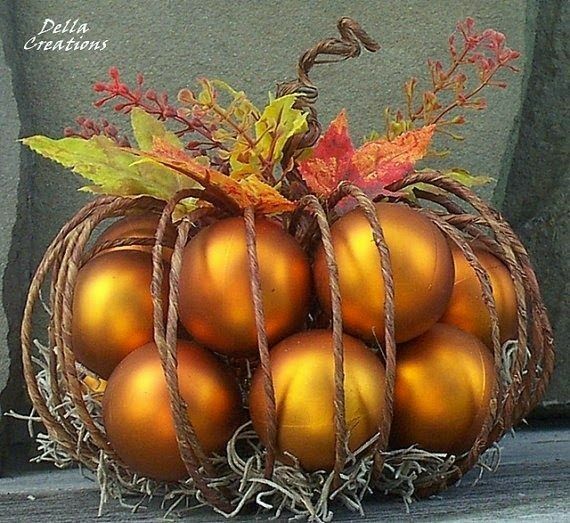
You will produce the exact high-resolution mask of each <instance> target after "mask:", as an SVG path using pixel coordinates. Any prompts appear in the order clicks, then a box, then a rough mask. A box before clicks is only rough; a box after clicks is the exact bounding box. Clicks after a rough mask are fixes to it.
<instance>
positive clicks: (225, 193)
mask: <svg viewBox="0 0 570 523" xmlns="http://www.w3.org/2000/svg"><path fill="white" fill-rule="evenodd" d="M133 152H134V153H135V154H138V155H139V156H142V157H145V158H149V159H151V160H152V161H155V162H157V163H159V164H161V165H164V166H165V167H168V168H170V169H173V170H175V171H177V172H179V173H182V174H185V175H186V176H189V177H190V178H192V179H193V180H195V181H196V182H198V183H199V184H200V185H201V186H202V187H204V189H206V190H208V191H210V192H211V193H212V195H213V196H215V197H217V198H218V199H221V200H225V201H230V202H231V203H232V204H233V205H234V206H236V207H237V208H239V209H245V208H247V207H253V208H254V209H255V210H256V211H257V212H259V213H261V214H273V213H280V212H287V211H292V210H294V209H295V207H296V205H295V203H294V202H292V201H290V200H288V199H287V198H285V197H284V196H283V195H281V194H280V193H279V192H278V191H277V190H276V189H274V188H273V187H271V186H270V185H267V184H266V183H264V182H262V181H261V180H260V179H259V178H257V177H256V176H254V175H252V176H248V177H246V178H244V179H243V180H240V181H236V180H233V179H232V178H230V177H229V176H226V175H225V174H224V173H221V172H220V171H217V170H216V169H213V168H211V167H208V166H206V165H203V164H201V163H200V162H199V161H198V160H197V159H195V158H193V157H192V156H189V155H188V154H186V153H185V152H184V151H183V150H182V149H178V148H176V147H173V146H172V145H171V144H169V143H168V142H166V141H164V140H162V139H160V138H156V137H155V138H154V142H153V149H152V151H149V152H145V151H133Z"/></svg>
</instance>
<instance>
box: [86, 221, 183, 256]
mask: <svg viewBox="0 0 570 523" xmlns="http://www.w3.org/2000/svg"><path fill="white" fill-rule="evenodd" d="M159 220H160V216H159V215H157V214H154V213H144V214H132V215H129V216H125V217H124V218H121V219H120V220H117V221H116V222H115V223H113V224H112V225H111V226H109V227H108V228H107V229H105V231H103V233H102V234H101V236H99V238H97V241H96V242H95V245H94V247H98V246H99V245H102V244H103V243H105V242H108V241H114V240H122V239H126V238H137V239H138V238H143V239H154V237H155V235H156V230H157V229H158V222H159ZM175 242H176V228H175V227H174V226H173V225H172V224H168V225H167V227H166V230H165V233H164V237H163V242H162V243H163V245H164V247H163V249H164V251H163V252H164V256H165V259H166V260H168V261H169V260H170V257H171V256H172V249H173V248H174V243H175ZM114 248H115V249H133V250H139V251H143V252H152V245H129V246H124V247H114Z"/></svg>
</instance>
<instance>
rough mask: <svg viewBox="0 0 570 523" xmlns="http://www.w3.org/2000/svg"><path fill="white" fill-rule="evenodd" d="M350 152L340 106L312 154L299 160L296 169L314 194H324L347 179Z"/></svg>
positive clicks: (344, 113) (343, 115)
mask: <svg viewBox="0 0 570 523" xmlns="http://www.w3.org/2000/svg"><path fill="white" fill-rule="evenodd" d="M353 154H354V146H353V145H352V141H351V139H350V136H349V134H348V122H347V119H346V112H345V110H344V109H343V110H342V111H341V112H340V113H339V115H338V116H337V117H336V118H335V119H334V120H333V121H332V122H331V124H330V125H329V127H328V129H327V130H326V131H325V133H324V134H323V136H321V138H320V139H319V141H318V143H317V145H316V146H315V148H314V149H313V151H312V155H311V156H310V157H309V158H307V159H306V160H303V161H301V162H300V163H299V171H300V173H301V176H302V177H303V179H304V180H305V182H306V183H307V185H308V186H309V188H310V189H311V190H312V191H313V192H314V193H315V194H319V195H322V196H327V195H329V194H330V193H331V192H332V191H333V190H334V189H335V187H336V186H337V185H338V184H339V183H340V182H341V181H342V180H345V179H346V178H347V175H348V172H347V171H348V169H349V168H350V160H351V158H352V156H353Z"/></svg>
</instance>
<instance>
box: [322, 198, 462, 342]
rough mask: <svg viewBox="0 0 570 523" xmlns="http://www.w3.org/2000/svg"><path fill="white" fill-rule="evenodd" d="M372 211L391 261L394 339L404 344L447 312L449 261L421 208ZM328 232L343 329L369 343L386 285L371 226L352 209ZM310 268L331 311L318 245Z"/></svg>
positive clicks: (378, 334) (379, 334)
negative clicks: (333, 253) (374, 212)
mask: <svg viewBox="0 0 570 523" xmlns="http://www.w3.org/2000/svg"><path fill="white" fill-rule="evenodd" d="M376 213H377V216H378V219H379V221H380V225H381V226H382V229H383V232H384V238H385V240H386V243H387V245H388V249H389V251H390V260H391V263H392V274H393V278H394V305H395V335H396V341H397V342H404V341H407V340H410V339H412V338H414V337H416V336H418V335H420V334H421V333H422V332H425V331H426V330H428V329H429V328H430V327H431V326H432V325H433V324H434V323H435V322H437V321H438V320H439V318H440V317H441V315H442V314H443V312H444V311H445V308H446V306H447V303H448V301H449V297H450V296H451V290H452V287H453V259H452V256H451V252H450V249H449V246H448V245H447V242H446V240H445V238H444V236H443V235H442V234H441V232H440V231H439V230H438V229H437V227H436V226H435V225H433V224H432V223H431V222H430V221H429V220H428V219H427V218H426V217H425V216H423V215H422V214H420V213H419V212H417V211H415V210H413V209H411V208H410V207H408V206H406V205H403V204H393V203H378V204H376ZM331 233H332V240H333V247H334V252H335V257H336V263H337V265H338V272H339V283H340V294H341V299H342V319H343V325H344V328H345V330H346V331H347V332H349V333H350V334H353V335H354V336H357V337H359V338H362V339H364V340H366V341H368V342H371V343H372V342H374V341H375V340H376V339H378V340H380V341H382V340H383V338H384V292H385V289H384V281H383V278H382V273H381V267H380V255H379V253H378V250H377V247H376V245H375V243H374V241H373V238H372V228H371V227H370V224H369V222H368V220H367V219H366V217H365V216H364V213H363V212H362V211H360V210H354V211H351V212H349V213H348V214H346V215H345V216H343V217H342V218H340V219H339V220H338V221H337V222H335V223H334V224H333V226H332V227H331ZM313 271H314V279H315V287H316V291H317V295H318V297H319V301H320V302H321V304H322V306H323V308H324V310H325V311H326V312H327V313H328V314H329V315H330V314H331V312H332V311H331V291H330V286H329V275H328V270H327V265H326V260H325V256H324V250H323V247H322V245H321V246H320V247H319V248H318V249H317V252H316V254H315V262H314V268H313Z"/></svg>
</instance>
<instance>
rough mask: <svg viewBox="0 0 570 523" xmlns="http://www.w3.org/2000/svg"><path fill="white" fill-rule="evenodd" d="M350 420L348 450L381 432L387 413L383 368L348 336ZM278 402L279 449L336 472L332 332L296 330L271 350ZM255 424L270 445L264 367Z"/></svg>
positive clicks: (257, 380)
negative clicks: (385, 408)
mask: <svg viewBox="0 0 570 523" xmlns="http://www.w3.org/2000/svg"><path fill="white" fill-rule="evenodd" d="M343 343H344V390H345V405H346V407H345V412H346V424H347V427H348V428H349V431H350V438H349V448H350V450H352V451H355V450H356V449H358V448H359V447H360V446H361V445H362V444H364V443H365V442H366V441H368V440H369V439H370V438H371V437H372V436H373V435H374V434H376V432H377V431H378V429H379V427H380V424H381V422H382V419H383V417H384V386H385V383H384V379H385V373H384V366H383V365H382V362H381V361H380V359H379V358H378V357H377V356H376V355H375V354H374V353H373V352H372V351H370V350H369V349H368V348H367V347H366V346H365V345H364V344H363V343H362V342H361V341H359V340H356V339H355V338H352V337H351V336H348V335H344V336H343ZM271 372H272V375H273V382H274V387H275V400H276V406H277V447H278V452H279V453H280V459H281V460H282V461H285V462H287V461H288V458H287V457H286V456H285V455H283V454H282V453H283V452H285V451H287V452H289V453H291V454H293V455H294V456H295V457H296V458H297V459H298V460H299V463H300V465H301V466H302V467H303V468H304V469H305V470H308V471H314V470H321V469H324V470H331V469H332V468H333V467H334V459H335V453H334V448H335V426H334V404H333V401H334V356H333V349H332V332H331V331H328V330H312V331H306V332H301V333H298V334H294V335H293V336H290V337H289V338H286V339H285V340H283V341H282V342H281V343H279V344H277V345H276V346H275V347H274V348H273V350H272V351H271ZM249 409H250V414H251V420H252V422H253V427H254V429H255V431H256V432H257V434H258V435H259V437H260V439H261V440H262V441H263V442H264V443H265V444H267V426H268V421H269V416H268V406H267V402H266V400H265V395H264V388H263V374H262V371H261V368H258V369H257V370H256V372H255V373H254V376H253V380H252V384H251V391H250V395H249Z"/></svg>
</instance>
